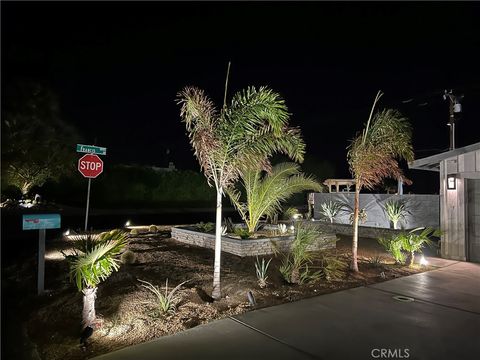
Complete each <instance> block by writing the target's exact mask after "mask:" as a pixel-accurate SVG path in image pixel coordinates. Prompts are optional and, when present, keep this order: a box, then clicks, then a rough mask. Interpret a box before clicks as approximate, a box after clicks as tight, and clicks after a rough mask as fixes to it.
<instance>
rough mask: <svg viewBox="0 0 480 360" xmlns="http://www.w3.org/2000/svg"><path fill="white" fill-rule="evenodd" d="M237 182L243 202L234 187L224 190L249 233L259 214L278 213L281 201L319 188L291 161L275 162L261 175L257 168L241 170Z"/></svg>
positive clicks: (317, 184)
mask: <svg viewBox="0 0 480 360" xmlns="http://www.w3.org/2000/svg"><path fill="white" fill-rule="evenodd" d="M240 184H241V187H243V190H244V192H245V194H246V200H245V201H241V200H240V197H241V192H240V191H239V190H238V189H235V188H231V189H229V190H228V192H227V193H228V195H229V196H230V199H231V201H232V203H233V205H234V206H235V208H236V209H237V210H238V212H239V213H240V216H241V217H242V219H243V221H244V222H245V224H246V225H247V229H248V231H249V232H251V233H253V232H255V231H256V230H257V227H258V224H259V222H260V219H261V218H262V217H264V216H273V214H275V213H277V212H279V211H280V210H281V205H282V202H284V201H286V200H287V199H288V198H289V197H290V196H292V195H293V194H295V193H297V192H300V191H304V190H316V191H320V190H321V188H322V186H321V185H320V184H319V183H318V182H316V181H315V180H314V179H313V178H311V177H308V176H305V175H304V174H302V173H301V172H300V166H299V165H297V164H294V163H280V164H277V165H275V166H273V167H272V169H271V171H270V172H269V173H265V174H264V172H263V171H262V170H261V169H256V170H252V169H250V170H247V171H244V172H243V173H242V176H241V179H240Z"/></svg>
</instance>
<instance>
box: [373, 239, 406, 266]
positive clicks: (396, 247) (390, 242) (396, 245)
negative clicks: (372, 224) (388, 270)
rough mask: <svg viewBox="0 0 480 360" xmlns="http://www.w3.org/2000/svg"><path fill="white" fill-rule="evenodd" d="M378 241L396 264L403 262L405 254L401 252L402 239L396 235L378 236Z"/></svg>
mask: <svg viewBox="0 0 480 360" xmlns="http://www.w3.org/2000/svg"><path fill="white" fill-rule="evenodd" d="M377 241H378V243H379V244H380V245H382V246H383V247H384V249H385V250H386V251H387V252H388V253H389V254H390V255H392V256H393V258H394V259H395V262H396V263H397V264H403V263H404V262H405V254H404V253H403V252H402V241H401V239H399V238H397V237H393V238H390V239H385V238H379V239H377Z"/></svg>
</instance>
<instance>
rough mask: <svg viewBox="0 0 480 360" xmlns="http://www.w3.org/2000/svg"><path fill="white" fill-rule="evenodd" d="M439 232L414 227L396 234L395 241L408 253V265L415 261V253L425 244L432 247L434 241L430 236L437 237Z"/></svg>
mask: <svg viewBox="0 0 480 360" xmlns="http://www.w3.org/2000/svg"><path fill="white" fill-rule="evenodd" d="M440 234H441V232H440V230H438V229H432V228H424V227H420V228H416V229H413V230H411V231H409V232H408V233H401V234H399V235H397V236H396V241H398V242H400V243H401V244H402V249H403V250H405V251H406V252H407V253H408V254H409V258H408V265H409V266H413V264H414V261H415V253H417V252H421V250H422V249H423V248H424V247H425V246H426V245H427V246H430V247H434V246H435V243H434V242H433V241H432V240H431V239H430V237H431V236H435V237H438V236H440Z"/></svg>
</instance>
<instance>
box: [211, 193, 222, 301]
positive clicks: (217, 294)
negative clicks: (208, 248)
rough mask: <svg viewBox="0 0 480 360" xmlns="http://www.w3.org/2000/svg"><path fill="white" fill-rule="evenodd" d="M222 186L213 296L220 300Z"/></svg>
mask: <svg viewBox="0 0 480 360" xmlns="http://www.w3.org/2000/svg"><path fill="white" fill-rule="evenodd" d="M221 226H222V188H219V189H217V212H216V223H215V261H214V265H213V290H212V297H213V298H214V299H215V300H218V299H220V298H221V297H222V292H221V289H220V256H221V253H222V229H221Z"/></svg>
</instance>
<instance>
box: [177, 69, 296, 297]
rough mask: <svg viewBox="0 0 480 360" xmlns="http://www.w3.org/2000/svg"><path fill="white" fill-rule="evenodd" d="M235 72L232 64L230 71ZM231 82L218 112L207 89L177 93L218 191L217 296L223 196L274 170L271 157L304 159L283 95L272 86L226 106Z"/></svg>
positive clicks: (199, 155)
mask: <svg viewBox="0 0 480 360" xmlns="http://www.w3.org/2000/svg"><path fill="white" fill-rule="evenodd" d="M228 69H230V65H229V67H228ZM227 83H228V71H227V81H226V82H225V96H224V101H223V106H222V107H221V109H220V110H217V109H216V108H215V106H214V104H213V103H212V101H211V100H210V99H209V98H208V97H207V96H206V95H205V93H204V91H203V90H200V89H198V88H195V87H186V88H184V89H183V90H182V91H181V92H180V93H179V94H178V103H179V104H180V106H181V111H180V117H181V119H182V121H183V122H184V123H185V125H186V129H187V133H188V137H189V139H190V144H191V145H192V148H193V150H194V153H195V156H196V157H197V159H198V162H199V164H200V168H201V170H202V171H203V173H204V174H205V176H206V178H207V181H208V184H209V185H210V186H214V187H215V190H216V193H217V204H216V227H215V260H214V273H213V290H212V297H213V298H214V299H219V298H220V297H221V289H220V264H221V243H222V238H221V219H222V197H223V195H224V193H225V191H226V190H227V189H228V188H229V187H231V186H233V185H234V184H235V183H236V181H237V180H238V178H239V176H240V175H241V174H242V173H243V171H245V170H248V169H252V168H255V169H257V168H258V166H259V165H260V167H261V169H263V170H269V169H270V168H271V164H270V161H269V160H268V159H269V157H270V156H272V155H274V154H275V153H283V154H284V155H287V156H288V157H290V158H291V159H292V160H294V161H300V162H301V161H303V155H304V153H305V143H304V142H303V140H302V138H301V136H300V131H299V129H297V128H292V127H290V126H289V124H288V122H289V117H290V114H289V113H288V109H287V107H286V106H285V101H284V100H283V99H282V98H281V97H280V95H279V94H277V93H275V92H274V91H272V90H271V89H269V88H266V87H261V88H259V89H256V88H254V87H249V88H247V89H246V90H243V91H240V92H238V93H236V94H235V95H234V96H233V99H232V101H231V102H230V104H227Z"/></svg>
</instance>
